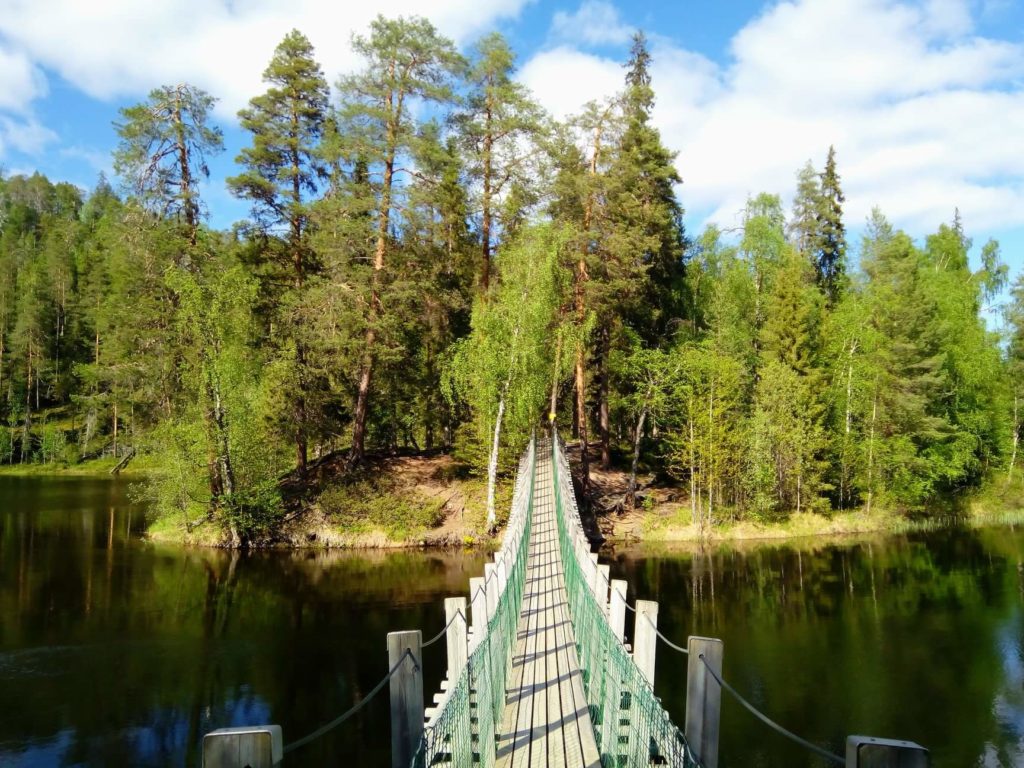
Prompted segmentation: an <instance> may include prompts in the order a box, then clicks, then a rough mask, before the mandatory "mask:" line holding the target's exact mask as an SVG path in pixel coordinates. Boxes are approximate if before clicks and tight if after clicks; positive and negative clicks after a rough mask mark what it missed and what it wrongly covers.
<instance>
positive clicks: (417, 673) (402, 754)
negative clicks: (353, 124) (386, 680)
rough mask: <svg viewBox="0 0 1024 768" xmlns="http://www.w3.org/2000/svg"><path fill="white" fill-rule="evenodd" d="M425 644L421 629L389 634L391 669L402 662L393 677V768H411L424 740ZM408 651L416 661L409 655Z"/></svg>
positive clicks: (389, 666)
mask: <svg viewBox="0 0 1024 768" xmlns="http://www.w3.org/2000/svg"><path fill="white" fill-rule="evenodd" d="M422 645H423V635H422V633H421V632H420V631H419V630H418V629H417V630H415V631H413V632H388V669H391V668H393V667H394V666H395V665H396V664H398V662H399V660H400V659H401V660H402V664H401V665H400V666H399V667H398V671H397V672H395V674H393V675H392V676H391V768H408V766H409V764H410V763H411V762H412V757H413V755H414V754H416V749H417V748H418V747H419V744H420V740H421V739H422V738H423V669H422V668H421V666H420V659H421V658H423V656H422ZM406 651H409V652H410V653H411V654H412V655H413V659H415V661H414V660H413V659H410V658H408V656H406ZM403 656H405V658H404V659H403V658H402V657H403Z"/></svg>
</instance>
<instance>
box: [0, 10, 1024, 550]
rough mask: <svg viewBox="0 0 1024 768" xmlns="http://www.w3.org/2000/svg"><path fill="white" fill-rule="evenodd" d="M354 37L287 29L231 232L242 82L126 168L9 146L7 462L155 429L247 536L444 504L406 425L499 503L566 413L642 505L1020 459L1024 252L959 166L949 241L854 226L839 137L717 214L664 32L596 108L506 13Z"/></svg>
mask: <svg viewBox="0 0 1024 768" xmlns="http://www.w3.org/2000/svg"><path fill="white" fill-rule="evenodd" d="M353 48H354V50H355V51H356V52H357V53H358V54H359V55H360V56H361V57H362V61H363V64H362V68H361V69H359V70H358V71H356V72H355V74H352V75H346V76H343V77H341V78H340V79H338V80H337V82H336V83H335V84H334V87H333V89H332V88H331V87H330V86H329V84H328V80H327V78H326V77H325V74H324V73H323V72H322V71H321V68H320V66H319V65H318V63H317V61H316V54H315V51H314V50H313V48H312V46H311V45H310V43H309V41H308V40H307V39H306V38H305V37H304V36H303V35H302V34H301V33H300V32H298V31H293V32H291V33H289V34H288V35H287V36H285V38H284V39H283V41H282V42H281V43H280V45H279V46H278V47H277V50H276V51H275V53H274V56H273V59H272V60H271V62H270V64H269V65H268V67H267V69H266V71H265V72H264V82H265V83H266V87H267V90H266V91H265V92H264V93H262V94H259V95H256V96H254V97H253V98H252V100H251V101H250V103H249V106H248V107H247V108H245V109H243V110H242V111H241V112H239V115H238V119H239V123H240V125H241V127H242V128H243V129H244V130H245V131H246V132H247V133H248V134H249V137H250V143H249V145H248V146H246V147H245V148H244V149H243V150H242V151H241V153H240V154H239V155H238V157H237V158H236V163H237V174H236V175H234V176H232V177H230V178H229V179H228V181H227V184H228V188H229V190H230V192H231V193H232V194H233V195H235V196H236V197H238V198H240V199H242V200H246V201H249V202H250V203H251V217H250V218H249V219H247V220H245V221H241V222H238V223H236V224H235V225H234V226H233V227H232V228H231V229H230V230H229V231H220V230H216V229H213V228H211V227H210V226H209V225H208V224H207V223H206V222H207V214H208V210H207V208H206V204H205V203H204V200H203V198H202V194H201V193H202V190H203V188H204V184H205V182H206V179H207V178H208V176H209V171H208V167H207V160H208V158H209V157H211V156H213V155H215V154H216V153H218V152H220V151H222V149H223V137H222V134H221V131H220V130H219V129H218V128H217V127H216V125H215V124H214V120H213V115H212V110H213V108H214V105H215V98H214V96H212V95H210V94H207V93H205V92H204V91H202V90H201V89H199V88H196V87H194V86H192V85H188V84H179V85H173V86H161V87H158V88H156V89H155V90H154V91H152V93H151V94H150V96H149V98H148V99H147V100H146V101H145V102H143V103H140V104H138V105H136V106H132V107H129V108H126V109H123V110H121V114H120V117H119V118H118V120H117V121H116V122H115V128H116V131H117V135H118V137H119V140H120V143H119V145H118V148H117V150H116V152H115V156H114V168H115V170H116V173H117V175H118V177H119V179H120V182H121V187H120V188H119V189H115V188H114V187H113V186H112V185H111V184H110V183H109V182H108V181H107V180H106V179H104V178H101V179H100V180H99V182H98V184H97V185H96V187H95V188H94V189H93V190H92V191H91V192H89V193H87V194H86V193H84V192H83V191H82V190H80V189H78V188H77V187H75V186H73V185H71V184H67V183H51V182H50V181H49V180H47V179H46V178H45V177H43V176H41V175H39V174H35V175H33V176H31V177H27V176H21V175H16V176H10V177H5V176H4V175H3V174H0V420H2V425H0V463H3V464H11V465H25V464H30V463H42V464H47V465H53V466H56V465H75V464H78V463H79V462H81V461H83V460H91V459H95V458H97V457H108V464H107V465H112V464H116V463H118V462H120V461H121V460H122V459H125V458H127V457H128V455H129V454H138V455H139V456H140V457H141V458H140V459H139V460H138V461H140V462H143V463H144V464H145V467H146V480H145V484H144V485H145V491H144V494H145V496H146V499H147V500H148V502H149V503H150V505H151V508H152V510H153V514H154V517H155V518H156V519H158V520H160V521H162V524H163V525H165V526H170V527H172V528H173V529H174V530H180V532H181V535H183V536H184V535H185V534H186V533H187V532H191V531H193V530H196V529H198V528H202V529H203V530H205V531H208V532H212V533H211V534H210V536H211V537H212V540H214V541H219V542H222V543H225V544H229V545H232V546H257V545H264V544H268V543H274V542H277V541H280V540H281V531H282V526H284V525H285V524H294V522H295V521H296V520H301V518H302V517H303V516H304V515H306V514H320V515H322V516H325V517H326V518H327V520H328V522H330V520H331V518H332V515H333V516H336V518H337V519H335V520H334V523H335V524H336V525H338V526H341V527H345V526H351V527H357V528H358V527H360V526H364V527H365V526H370V527H377V528H381V529H384V530H386V531H403V532H406V533H415V532H417V531H420V530H423V529H429V528H430V527H432V526H435V525H437V524H438V523H439V521H440V518H441V517H443V505H440V506H438V505H436V504H435V505H434V506H431V505H430V504H427V505H426V506H422V507H418V506H417V505H416V504H411V503H398V502H397V501H395V499H394V498H392V497H390V496H388V488H387V487H386V482H385V479H384V478H381V477H376V475H377V474H378V473H380V472H384V471H386V470H387V467H388V466H389V465H387V464H383V465H382V464H380V463H379V460H380V459H381V457H386V456H392V455H399V454H401V455H402V456H421V455H422V456H428V457H436V456H438V455H439V454H441V453H443V454H444V456H445V457H446V460H445V463H443V466H442V465H441V464H439V465H438V466H439V467H440V469H441V470H443V471H444V472H445V473H448V474H445V476H444V477H445V478H449V477H450V478H456V477H463V475H465V474H466V473H468V474H469V475H471V476H472V475H479V476H480V477H482V478H486V480H487V487H486V490H483V488H482V481H481V483H480V485H481V487H480V504H479V506H480V513H481V520H480V521H479V528H480V530H481V531H485V530H490V529H492V528H493V527H494V526H495V525H497V524H498V523H500V519H501V517H502V516H503V515H504V514H505V508H504V506H503V504H502V503H501V502H500V501H497V500H496V499H497V497H496V480H497V478H498V477H499V476H501V475H504V474H507V473H508V472H509V471H510V470H511V468H512V465H513V462H514V461H515V459H516V458H517V457H518V455H519V453H520V451H521V450H522V448H523V446H524V445H525V443H526V441H527V439H528V436H529V434H530V432H531V430H532V429H534V428H535V427H537V426H538V425H541V424H543V423H546V422H547V421H548V418H549V413H550V414H551V415H553V417H554V419H555V422H556V423H557V424H559V425H562V429H563V431H564V432H568V431H570V430H571V431H572V433H573V434H574V435H575V436H576V437H577V438H578V441H579V444H580V450H579V451H578V453H577V454H576V455H577V456H578V458H579V476H578V480H579V484H580V486H581V491H582V494H583V497H584V498H586V497H588V496H591V497H593V496H595V494H594V493H593V492H592V488H591V486H590V478H591V474H592V471H602V470H609V469H610V468H612V467H613V466H617V467H619V468H620V470H622V471H624V472H625V477H626V478H628V479H627V481H626V483H625V489H624V492H623V493H622V494H621V500H620V501H619V502H617V503H616V505H615V506H616V508H617V509H619V508H621V509H631V508H633V507H634V505H635V503H636V499H635V493H636V485H637V484H636V476H637V473H638V471H639V472H643V473H646V474H654V475H655V476H657V477H659V478H661V480H662V482H663V483H672V484H675V485H678V486H679V489H680V493H681V496H682V498H683V500H684V504H685V509H686V510H687V513H688V515H689V519H690V520H691V521H692V523H693V525H695V526H696V527H697V528H698V529H699V530H701V531H708V530H711V529H713V528H714V527H715V526H717V525H720V524H722V523H724V522H728V521H735V520H752V521H758V522H773V521H780V520H785V519H786V518H787V517H789V516H790V515H791V514H793V513H803V512H808V511H811V512H817V513H822V514H826V515H828V514H831V513H833V512H834V511H841V510H851V509H857V508H863V510H864V511H865V512H866V513H868V514H875V513H878V514H882V513H883V512H884V513H885V514H889V515H915V516H922V515H933V514H939V513H940V512H944V511H946V510H947V508H948V506H949V504H948V502H950V501H956V500H957V499H964V498H966V497H967V496H968V495H969V494H971V493H973V492H975V491H977V490H979V489H982V488H986V487H989V488H990V487H992V485H993V484H996V483H998V484H1004V485H1007V486H1009V485H1011V484H1013V483H1014V482H1015V479H1014V465H1015V463H1016V460H1017V446H1018V438H1019V433H1020V424H1019V421H1020V416H1019V400H1020V395H1021V393H1022V392H1024V279H1021V278H1018V280H1017V281H1016V282H1015V283H1014V284H1013V287H1012V288H1011V289H1010V291H1009V297H1010V300H1009V303H1008V305H1007V306H1006V307H1005V308H1002V309H1003V311H1004V314H1005V323H1003V324H1000V323H998V322H997V320H998V317H999V310H1000V307H999V306H998V305H997V303H996V302H997V300H998V298H999V297H1000V296H1001V295H1002V294H1003V292H1004V289H1005V288H1006V286H1007V281H1008V270H1007V267H1006V266H1005V265H1004V264H1003V263H1002V262H1001V260H1000V253H999V246H998V244H997V243H995V242H994V241H989V242H988V243H986V244H985V245H984V246H983V247H982V248H981V249H980V259H979V266H978V268H977V269H972V267H971V265H970V264H969V261H968V251H969V249H970V248H971V240H970V239H969V237H968V236H967V234H966V233H965V231H964V228H963V226H962V224H961V221H960V217H959V215H958V214H957V213H956V212H955V204H956V201H955V200H950V221H949V222H948V223H946V224H941V225H939V226H938V228H937V230H936V232H935V233H934V234H932V235H930V236H928V237H927V238H925V240H924V242H923V243H918V242H915V241H914V240H913V239H912V238H911V237H910V236H908V235H907V234H905V233H903V232H901V231H899V230H897V229H896V228H894V227H893V226H892V225H891V224H890V223H889V222H888V221H887V220H886V219H885V217H884V215H883V213H882V212H880V211H877V210H876V211H875V212H874V213H873V214H872V216H871V217H870V219H869V220H868V221H867V222H866V224H865V226H864V228H863V237H862V238H861V241H860V242H859V243H855V244H853V246H852V247H851V246H848V243H847V237H846V226H845V224H844V220H843V209H842V206H843V203H844V197H843V191H842V186H841V179H840V174H839V171H838V166H837V157H836V152H835V150H834V149H833V148H831V147H829V148H821V149H820V151H819V148H808V153H809V154H819V155H821V156H823V157H820V161H821V162H822V163H823V165H822V166H821V169H820V170H819V169H818V168H816V167H815V166H814V165H813V164H812V162H811V161H808V163H807V165H805V166H804V167H803V168H801V169H799V171H798V172H797V173H796V192H795V197H794V201H793V204H792V208H791V210H789V211H787V210H785V209H784V207H783V204H782V202H781V198H780V197H779V196H777V195H775V194H768V193H765V194H760V195H757V196H756V197H753V198H751V199H750V200H749V201H748V203H747V206H746V209H745V211H744V212H743V213H742V224H741V227H740V228H739V229H738V231H730V232H723V231H722V230H720V229H719V228H717V227H716V226H714V225H710V226H708V227H707V228H706V229H705V230H704V231H703V232H699V233H690V232H687V231H685V229H684V226H683V207H682V204H681V202H680V199H679V197H678V196H677V191H678V190H679V189H680V184H681V183H682V181H683V180H684V179H685V167H683V168H681V169H677V165H676V160H677V158H676V156H675V154H674V153H672V152H671V151H669V150H668V149H667V148H666V147H665V145H664V144H663V142H662V138H661V136H660V134H659V132H658V130H657V128H655V127H654V125H653V122H652V111H653V107H654V103H655V92H654V90H653V86H652V82H651V76H650V65H651V60H650V55H649V51H648V46H647V43H646V41H645V39H644V37H643V36H642V35H639V34H638V35H637V36H636V37H635V38H634V41H633V46H632V51H631V55H630V57H629V59H628V61H626V62H625V63H624V70H623V73H624V81H623V88H622V90H621V92H620V93H618V94H617V95H616V96H615V97H614V98H610V99H608V100H606V101H604V102H601V103H592V104H590V105H588V106H587V108H586V109H585V110H584V111H583V113H582V114H580V115H577V116H574V117H571V118H569V119H567V120H565V121H559V120H555V119H553V118H552V117H551V116H549V115H547V114H545V112H544V111H543V110H542V109H541V108H540V107H539V106H538V105H537V103H536V102H535V101H534V100H533V98H532V97H531V95H530V93H528V92H527V91H526V89H525V88H524V87H523V86H522V85H521V84H519V83H518V82H517V81H516V79H515V56H514V53H513V51H512V50H511V49H510V47H509V45H508V44H507V43H506V41H505V40H504V39H503V38H502V37H501V36H500V35H498V34H491V35H488V36H487V37H484V38H483V39H482V40H480V41H479V42H478V44H477V45H476V46H475V47H474V48H473V50H472V51H471V52H470V54H469V56H468V57H464V56H463V55H462V54H460V52H459V51H458V50H457V49H456V47H455V46H454V44H453V43H452V42H451V41H449V40H447V39H445V38H444V37H442V36H441V35H439V34H438V32H437V31H436V30H435V29H434V27H433V26H432V25H431V24H430V23H429V22H428V21H426V20H425V19H421V18H400V19H385V18H383V17H378V19H377V20H376V21H374V22H373V23H372V25H371V27H370V29H369V30H368V31H367V33H366V34H365V35H364V36H357V37H356V38H354V40H353ZM682 189H684V190H685V185H684V186H683V187H682ZM857 257H859V258H857ZM986 317H987V318H988V323H986ZM990 325H991V326H993V327H995V326H997V325H1000V327H1005V332H1002V333H1000V332H996V331H994V330H992V329H991V328H990ZM374 462H378V463H374ZM463 479H464V478H463ZM382 483H383V485H382ZM346 489H348V490H346ZM354 489H357V490H354ZM377 492H379V493H380V500H378V503H375V502H374V499H373V498H368V496H369V497H372V496H374V494H375V493H377ZM424 510H426V511H424ZM484 513H486V518H484Z"/></svg>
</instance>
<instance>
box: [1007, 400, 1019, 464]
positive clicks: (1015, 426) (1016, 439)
mask: <svg viewBox="0 0 1024 768" xmlns="http://www.w3.org/2000/svg"><path fill="white" fill-rule="evenodd" d="M1018 443H1020V418H1019V416H1018V411H1017V394H1016V393H1014V395H1013V453H1011V454H1010V468H1009V469H1008V470H1007V471H1006V479H1007V481H1009V480H1013V465H1014V464H1015V463H1016V462H1017V445H1018Z"/></svg>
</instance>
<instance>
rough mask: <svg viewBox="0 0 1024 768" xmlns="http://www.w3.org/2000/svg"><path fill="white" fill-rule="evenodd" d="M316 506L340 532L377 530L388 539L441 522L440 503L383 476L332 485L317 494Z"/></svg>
mask: <svg viewBox="0 0 1024 768" xmlns="http://www.w3.org/2000/svg"><path fill="white" fill-rule="evenodd" d="M317 504H318V506H319V507H320V509H321V510H322V511H323V513H324V514H325V515H326V516H327V517H328V519H329V520H330V521H331V523H332V524H333V525H335V526H336V527H338V528H339V529H340V530H341V531H342V532H344V533H349V534H360V533H373V532H377V531H379V532H382V533H384V534H386V535H387V536H388V538H390V539H399V540H401V539H408V538H411V537H413V536H415V535H416V534H418V533H422V532H424V531H427V530H429V529H431V528H436V527H437V526H438V525H440V524H441V522H442V521H443V519H444V501H443V500H436V499H435V500H427V499H425V498H423V497H419V496H418V495H417V494H416V493H415V492H414V491H412V492H410V489H407V488H404V487H403V486H402V485H401V484H400V483H399V482H398V481H396V480H395V479H394V478H392V477H389V476H385V475H375V476H373V477H369V478H362V479H359V480H356V481H355V482H352V483H345V484H340V485H335V486H332V487H331V488H328V489H327V490H326V491H324V492H323V493H321V494H320V496H319V498H318V499H317Z"/></svg>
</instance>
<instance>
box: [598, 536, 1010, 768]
mask: <svg viewBox="0 0 1024 768" xmlns="http://www.w3.org/2000/svg"><path fill="white" fill-rule="evenodd" d="M1022 551H1024V534H1021V533H1017V532H1015V531H1012V530H1009V529H1003V530H998V529H991V530H981V531H972V530H964V531H947V532H940V533H932V534H922V535H915V536H907V537H897V538H890V539H877V540H875V539H872V540H867V541H862V542H858V543H851V544H846V545H829V546H812V545H804V546H799V547H797V546H763V547H759V548H756V549H754V550H752V551H748V552H746V553H739V552H735V551H729V550H727V549H716V550H705V551H697V552H686V553H676V554H673V553H666V552H660V553H657V554H653V555H648V554H646V553H644V552H642V551H634V552H630V553H623V554H621V555H620V556H619V559H618V561H617V563H616V566H615V570H616V571H617V572H618V573H619V575H620V576H622V577H624V578H627V579H629V581H630V588H631V590H632V592H633V595H634V596H636V597H640V598H648V597H649V598H651V599H656V600H658V601H659V602H660V609H659V613H660V616H659V625H660V627H661V629H662V630H663V631H664V632H665V633H666V634H667V635H668V636H669V637H673V638H685V637H686V635H688V634H697V635H707V636H712V637H720V638H722V639H723V640H724V642H725V648H726V651H725V672H726V675H727V677H728V678H729V679H730V681H731V682H732V683H733V684H734V685H736V686H737V687H738V688H739V689H740V690H742V691H744V692H746V693H748V694H749V695H750V698H751V699H752V701H753V702H754V703H755V704H756V705H758V706H759V707H762V708H763V709H764V710H765V711H767V712H769V713H771V714H772V716H773V717H777V718H778V719H779V720H780V721H781V722H783V723H788V724H790V725H791V726H793V727H794V728H796V729H797V730H799V731H800V732H801V733H802V734H804V735H806V736H809V737H810V738H812V739H813V740H815V741H818V742H819V743H822V744H826V745H829V746H831V748H833V749H834V750H837V751H841V747H842V742H843V739H844V738H845V736H846V735H847V733H853V732H868V733H875V734H878V735H882V736H894V737H900V738H910V739H915V740H917V741H920V742H921V743H923V744H926V745H927V746H929V747H930V748H932V750H933V755H934V757H935V762H934V765H936V767H937V768H941V767H942V766H961V765H973V764H979V760H982V755H983V754H984V753H985V752H986V750H987V749H992V748H993V745H1001V746H999V747H998V748H996V752H997V753H998V752H999V750H1000V749H1001V750H1003V754H1011V755H1013V754H1016V751H1015V750H1017V749H1018V746H1012V745H1017V744H1018V742H1020V741H1021V739H1022V738H1024V727H1022V726H1021V723H1020V722H1019V720H1014V719H1013V718H1008V717H1007V716H1006V715H1005V712H1006V711H1007V710H1006V706H1009V705H1010V703H1011V697H1009V696H1008V695H1007V693H1006V686H1005V683H1004V679H1005V669H1004V666H1005V665H1004V657H1005V652H1003V651H1001V650H1000V643H999V642H998V640H997V638H998V637H999V636H1000V632H1001V631H1002V630H1001V628H1002V627H1005V625H1006V622H1008V621H1013V620H1018V619H1015V618H1014V617H1019V616H1020V613H1021V609H1022V605H1024V575H1022V571H1021V565H1020V564H1021V562H1022ZM1017 626H1018V628H1019V626H1020V625H1019V623H1018V624H1017ZM1017 637H1018V643H1017V647H1018V651H1019V650H1020V643H1021V640H1020V637H1021V635H1020V634H1019V633H1018V635H1017ZM657 664H658V687H657V692H658V693H659V695H661V696H663V698H664V700H665V702H666V705H667V706H668V707H669V710H670V711H671V712H672V714H673V715H674V716H675V717H676V718H677V719H679V720H680V721H681V719H682V716H683V712H684V708H685V691H684V686H683V685H682V681H683V680H685V674H686V670H685V659H684V658H683V657H681V656H680V655H678V654H674V653H672V652H670V651H668V650H667V649H665V647H664V646H659V650H658V660H657ZM997 703H1002V704H1003V705H1006V706H1004V707H1003V710H1002V711H1003V712H1004V714H1003V715H999V714H998V712H997V710H998V708H997V707H996V706H995V705H996V704H997ZM1014 706H1016V705H1014ZM1020 711H1021V710H1020V709H1019V708H1014V709H1012V712H1014V713H1019V712H1020ZM1008 722H1009V723H1011V724H1010V725H1008ZM722 738H723V756H724V759H725V761H726V762H725V764H726V765H733V766H737V765H764V766H774V765H779V766H781V765H785V764H807V759H808V757H807V756H806V755H804V754H802V753H801V752H800V751H799V748H795V747H792V746H791V745H789V744H788V743H786V742H785V741H783V740H781V739H780V738H778V737H776V736H774V735H772V734H771V733H769V732H768V731H766V730H764V729H762V727H761V726H760V725H758V724H756V723H754V722H753V721H751V720H750V719H749V716H748V715H746V714H745V713H742V712H739V711H737V709H736V708H734V707H730V706H729V705H726V708H725V713H724V720H723V737H722ZM1006 750H1009V752H1008V753H1006ZM982 764H984V763H982ZM994 764H999V763H994ZM1002 764H1005V765H1011V764H1014V761H1013V760H1009V762H1004V763H1002Z"/></svg>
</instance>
